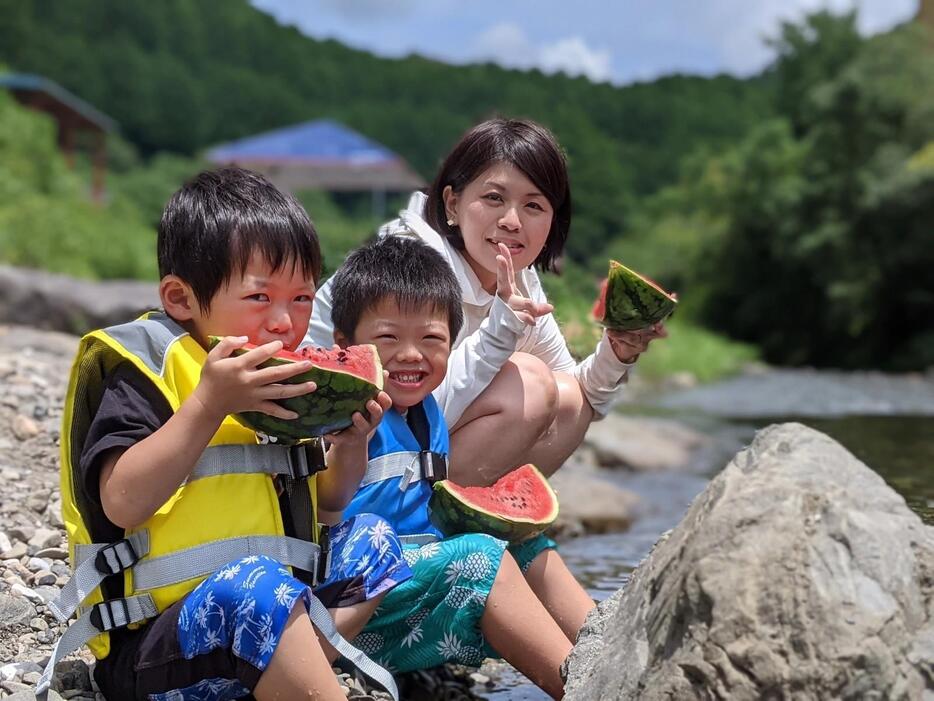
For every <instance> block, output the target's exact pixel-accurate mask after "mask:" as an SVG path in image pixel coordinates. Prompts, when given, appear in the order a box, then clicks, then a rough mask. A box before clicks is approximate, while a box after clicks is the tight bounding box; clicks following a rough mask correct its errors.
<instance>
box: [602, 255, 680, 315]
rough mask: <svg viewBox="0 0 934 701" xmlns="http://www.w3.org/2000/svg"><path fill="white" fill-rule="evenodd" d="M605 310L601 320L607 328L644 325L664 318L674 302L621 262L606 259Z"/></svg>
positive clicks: (673, 307)
mask: <svg viewBox="0 0 934 701" xmlns="http://www.w3.org/2000/svg"><path fill="white" fill-rule="evenodd" d="M605 300H606V311H605V313H604V315H603V319H602V320H601V323H602V324H603V325H604V326H606V327H607V328H609V329H616V330H620V331H633V330H635V329H644V328H645V327H647V326H651V325H652V324H655V323H658V322H659V321H661V320H662V319H665V318H667V317H668V316H669V315H670V314H671V313H672V312H673V311H674V310H675V307H676V306H677V304H678V302H677V300H676V299H674V298H673V297H672V296H671V295H669V294H668V293H666V292H665V291H664V290H662V289H660V288H658V287H656V286H655V285H653V284H652V283H651V282H649V281H648V280H646V279H645V278H644V277H642V276H641V275H639V273H637V272H635V271H634V270H630V269H629V268H627V267H626V266H625V265H621V264H620V263H617V262H616V261H615V260H611V261H610V272H609V275H608V276H607V284H606V298H605Z"/></svg>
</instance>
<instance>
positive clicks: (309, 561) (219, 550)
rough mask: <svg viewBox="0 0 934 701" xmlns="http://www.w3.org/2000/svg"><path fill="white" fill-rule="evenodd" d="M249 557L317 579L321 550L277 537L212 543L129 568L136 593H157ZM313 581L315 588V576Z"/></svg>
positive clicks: (300, 542)
mask: <svg viewBox="0 0 934 701" xmlns="http://www.w3.org/2000/svg"><path fill="white" fill-rule="evenodd" d="M251 555H265V556H267V557H271V558H272V559H274V560H277V561H279V562H280V563H282V564H283V565H288V566H290V567H297V568H299V569H302V570H305V571H307V572H312V573H315V574H316V575H318V573H319V561H320V558H321V548H320V547H319V546H318V545H317V544H316V543H311V542H309V541H307V540H301V539H300V538H290V537H288V536H280V535H270V536H252V535H251V536H237V537H234V538H224V539H223V540H214V541H211V542H208V543H202V544H199V545H196V546H194V547H191V548H186V549H184V550H177V551H175V552H172V553H168V554H166V555H159V556H158V557H149V558H145V559H143V560H140V561H139V562H137V563H136V565H135V566H134V567H133V587H134V589H136V590H138V591H143V590H150V589H158V588H160V587H167V586H170V585H172V584H178V583H180V582H185V581H187V580H189V579H194V578H196V577H205V576H207V575H209V574H211V573H212V572H214V571H215V570H218V569H220V568H221V567H223V566H224V565H226V564H227V563H229V562H232V561H233V560H236V559H238V558H242V557H249V556H251ZM315 580H316V581H315V582H314V584H315V585H317V584H318V583H319V581H318V576H316V577H315Z"/></svg>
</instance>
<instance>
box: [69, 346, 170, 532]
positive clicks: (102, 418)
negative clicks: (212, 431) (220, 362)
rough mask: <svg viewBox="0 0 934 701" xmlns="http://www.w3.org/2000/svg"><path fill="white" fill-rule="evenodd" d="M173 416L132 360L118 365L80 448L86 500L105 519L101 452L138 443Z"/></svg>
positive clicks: (80, 475) (80, 483) (81, 480)
mask: <svg viewBox="0 0 934 701" xmlns="http://www.w3.org/2000/svg"><path fill="white" fill-rule="evenodd" d="M171 416H172V407H171V406H170V405H169V402H168V400H167V399H166V398H165V397H164V396H162V393H161V392H160V391H159V390H158V389H156V387H155V386H154V385H153V384H152V383H151V382H150V381H149V380H147V379H146V378H145V377H143V376H142V375H141V374H140V373H139V371H138V370H136V368H134V367H133V365H131V364H130V363H123V364H121V365H118V366H117V367H116V368H115V369H114V371H113V372H112V373H111V374H110V375H109V377H108V378H107V381H106V384H105V386H104V392H103V395H102V396H101V402H100V406H99V407H98V410H97V413H96V414H95V415H94V419H93V420H92V421H91V426H90V428H89V429H88V434H87V438H86V439H85V441H84V447H83V448H82V449H81V458H80V460H79V462H78V475H77V478H78V479H77V482H78V485H77V487H78V488H79V489H81V490H82V496H83V497H84V500H85V503H86V504H88V505H89V506H90V507H91V508H92V509H94V510H95V511H96V510H100V516H101V518H105V519H106V517H104V516H103V508H102V507H101V495H100V472H101V465H100V462H101V456H102V455H103V454H104V453H105V452H107V451H108V450H110V449H112V448H129V447H130V446H132V445H134V444H136V443H139V442H140V441H141V440H143V439H144V438H146V437H147V436H150V435H152V434H153V433H155V432H156V431H157V430H158V429H159V428H160V427H161V426H162V425H163V424H164V423H165V422H166V421H168V420H169V418H170V417H171ZM93 520H96V519H93ZM107 523H109V522H107ZM110 525H111V526H112V524H110Z"/></svg>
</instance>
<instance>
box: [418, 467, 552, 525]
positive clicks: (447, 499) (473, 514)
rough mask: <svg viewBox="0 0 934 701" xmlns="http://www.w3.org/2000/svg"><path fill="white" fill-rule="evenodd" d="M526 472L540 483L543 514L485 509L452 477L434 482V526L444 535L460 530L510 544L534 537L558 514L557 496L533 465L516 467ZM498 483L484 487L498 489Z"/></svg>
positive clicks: (430, 507)
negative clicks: (544, 501)
mask: <svg viewBox="0 0 934 701" xmlns="http://www.w3.org/2000/svg"><path fill="white" fill-rule="evenodd" d="M516 469H517V470H521V471H523V472H525V473H527V475H528V477H529V478H531V479H534V480H536V481H538V482H540V485H537V486H538V487H539V489H540V492H541V494H542V495H543V496H544V498H546V499H548V501H549V503H548V505H547V506H546V508H545V509H540V510H542V511H545V513H544V515H543V516H541V517H539V518H524V517H521V516H505V515H503V514H499V513H496V512H493V511H491V510H488V509H484V508H483V507H481V506H479V505H478V504H476V503H471V502H470V501H469V498H468V497H467V496H466V495H464V494H463V493H462V492H459V491H458V490H460V489H462V488H461V487H460V486H459V485H457V484H455V483H453V482H451V480H440V481H438V482H435V484H434V487H433V491H432V495H431V500H430V501H429V504H428V506H429V517H430V518H431V522H432V523H433V524H434V525H435V527H436V528H437V529H438V530H439V531H441V532H442V533H444V534H445V535H448V536H450V535H457V534H460V533H486V534H488V535H492V536H494V537H496V538H499V539H501V540H506V541H509V542H510V543H518V542H521V541H524V540H527V539H529V538H534V537H535V536H537V535H538V534H540V533H542V532H543V531H544V530H545V529H546V528H548V526H550V525H551V524H552V523H553V522H554V520H555V518H557V516H558V497H557V495H556V494H555V492H554V490H553V489H552V488H551V485H550V484H548V480H547V479H546V478H545V476H544V475H543V474H542V473H541V472H539V470H538V468H536V467H535V466H534V465H523V466H522V467H519V468H516ZM500 484H501V482H497V483H496V484H493V485H492V486H490V487H487V488H486V489H489V490H492V491H494V492H495V490H497V489H500V488H501V487H500V486H499V485H500Z"/></svg>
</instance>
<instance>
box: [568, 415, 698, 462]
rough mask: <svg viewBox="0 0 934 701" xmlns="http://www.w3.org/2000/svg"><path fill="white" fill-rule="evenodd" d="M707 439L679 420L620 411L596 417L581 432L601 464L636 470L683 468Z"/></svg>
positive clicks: (586, 443) (585, 442)
mask: <svg viewBox="0 0 934 701" xmlns="http://www.w3.org/2000/svg"><path fill="white" fill-rule="evenodd" d="M708 440H709V439H708V438H707V437H706V436H704V435H703V434H702V433H699V432H698V431H695V430H693V429H691V428H689V427H687V426H685V425H684V424H682V423H680V422H678V421H672V420H669V419H650V418H643V417H638V418H637V417H633V416H622V415H620V414H609V415H607V416H606V417H605V418H604V419H603V420H601V421H595V422H594V423H592V424H591V425H590V427H589V428H588V429H587V435H586V436H584V444H585V445H587V446H588V447H590V448H591V449H592V450H593V451H594V453H595V455H596V458H597V461H598V463H599V464H600V465H601V466H603V467H613V468H623V469H628V470H633V471H636V472H648V471H655V470H682V469H684V468H686V467H687V466H688V465H689V464H690V462H691V457H692V456H693V454H694V453H695V451H697V450H698V449H699V448H701V447H703V446H704V444H705V443H706V442H707V441H708Z"/></svg>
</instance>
